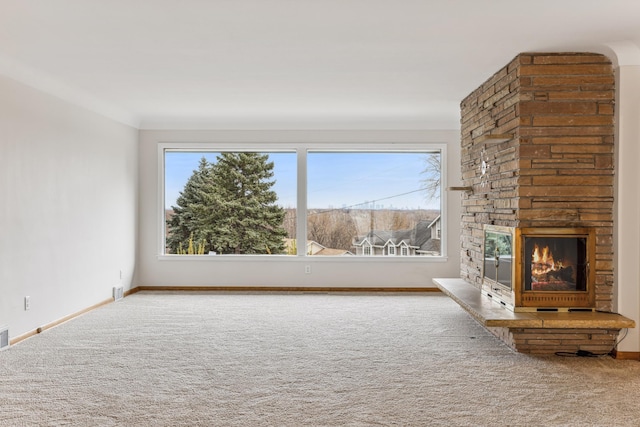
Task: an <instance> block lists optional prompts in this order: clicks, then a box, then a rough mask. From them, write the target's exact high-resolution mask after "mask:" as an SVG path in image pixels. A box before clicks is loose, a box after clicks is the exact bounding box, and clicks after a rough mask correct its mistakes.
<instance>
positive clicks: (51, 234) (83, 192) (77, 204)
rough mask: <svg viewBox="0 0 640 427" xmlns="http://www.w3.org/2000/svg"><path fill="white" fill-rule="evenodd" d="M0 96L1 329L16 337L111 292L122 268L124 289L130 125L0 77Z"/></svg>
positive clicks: (131, 184)
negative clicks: (28, 300)
mask: <svg viewBox="0 0 640 427" xmlns="http://www.w3.org/2000/svg"><path fill="white" fill-rule="evenodd" d="M0 93H1V94H2V96H0V138H1V140H0V230H1V231H0V326H3V325H7V326H9V332H10V336H11V338H15V337H18V336H20V335H23V334H25V333H27V332H30V331H33V330H34V329H36V328H38V327H40V326H43V325H46V324H47V323H50V322H53V321H56V320H58V319H60V318H62V317H64V316H67V315H69V314H72V313H75V312H78V311H80V310H82V309H85V308H87V307H90V306H92V305H94V304H96V303H99V302H101V301H104V300H106V299H108V298H109V297H110V296H111V295H112V287H113V286H114V285H116V284H118V283H119V282H120V281H121V279H120V270H122V271H123V278H122V283H123V284H125V285H127V286H130V284H131V278H132V276H133V273H134V271H133V270H134V265H135V251H136V248H135V245H136V242H135V238H136V214H137V212H136V209H137V201H136V200H137V130H135V129H133V128H131V127H128V126H125V125H122V124H119V123H116V122H114V121H112V120H109V119H106V118H104V117H102V116H100V115H97V114H95V113H92V112H90V111H88V110H85V109H83V108H80V107H76V106H72V105H71V104H69V103H67V102H64V101H61V100H60V99H58V98H55V97H52V96H50V95H47V94H45V93H43V92H40V91H38V90H35V89H32V88H30V87H28V86H24V85H22V84H20V83H17V82H16V81H14V80H11V79H8V78H5V77H1V76H0ZM25 296H30V298H31V309H30V310H29V311H25V310H24V297H25Z"/></svg>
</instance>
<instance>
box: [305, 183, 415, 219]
mask: <svg viewBox="0 0 640 427" xmlns="http://www.w3.org/2000/svg"><path fill="white" fill-rule="evenodd" d="M419 191H425V189H424V188H418V189H417V190H412V191H407V192H406V193H399V194H394V195H393V196H387V197H381V198H380V199H375V200H371V201H365V202H362V203H356V204H354V205H349V206H344V207H341V208H332V209H326V210H321V211H319V212H313V213H309V214H307V216H311V215H318V214H323V213H328V212H335V211H342V210H345V209H351V208H353V207H355V206H361V205H364V204H367V203H375V202H381V201H383V200H389V199H394V198H396V197H400V196H406V195H407V194H413V193H417V192H419Z"/></svg>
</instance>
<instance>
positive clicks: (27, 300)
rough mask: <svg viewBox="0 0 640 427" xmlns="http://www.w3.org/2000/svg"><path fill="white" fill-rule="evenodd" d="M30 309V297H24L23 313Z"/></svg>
mask: <svg viewBox="0 0 640 427" xmlns="http://www.w3.org/2000/svg"><path fill="white" fill-rule="evenodd" d="M30 308H31V297H24V309H25V311H27V310H29V309H30Z"/></svg>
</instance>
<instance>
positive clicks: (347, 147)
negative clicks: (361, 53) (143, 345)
mask: <svg viewBox="0 0 640 427" xmlns="http://www.w3.org/2000/svg"><path fill="white" fill-rule="evenodd" d="M157 145H158V150H157V153H158V162H157V165H158V168H157V169H158V196H157V199H158V207H157V213H158V227H157V230H158V231H157V233H156V234H157V239H158V242H157V258H158V260H163V261H181V262H188V261H195V260H198V261H207V262H220V261H222V260H224V261H230V260H238V261H242V260H245V261H249V260H260V261H267V260H271V259H273V260H275V259H278V260H292V261H304V262H309V261H311V260H313V262H317V261H319V262H324V261H332V262H334V261H336V262H379V261H380V262H385V261H384V260H387V262H392V261H401V262H410V263H411V262H427V263H429V262H446V261H447V259H448V256H447V247H446V246H447V245H446V238H445V237H446V227H447V225H446V206H447V203H446V201H447V192H446V191H445V189H446V177H447V171H446V166H447V160H446V159H447V145H446V143H416V142H410V143H396V142H386V143H380V142H375V143H353V142H344V143H340V142H338V143H336V142H331V143H329V142H316V143H295V142H283V143H277V142H244V143H239V142H232V143H221V142H188V141H176V142H158V143H157ZM167 151H179V152H207V151H208V152H224V151H228V152H259V153H275V152H281V153H295V154H296V156H297V162H296V164H297V185H296V192H297V197H296V236H297V237H296V238H297V239H298V240H300V239H299V237H300V236H303V237H304V238H303V239H302V240H303V241H305V242H306V237H307V222H306V221H307V155H308V153H309V152H310V151H311V152H320V151H321V152H334V153H340V152H344V153H352V152H358V151H361V152H368V153H378V152H379V153H385V152H387V153H394V152H397V153H402V152H414V153H425V154H427V153H429V152H439V153H440V218H441V220H440V221H441V224H440V227H441V236H442V238H441V247H440V255H439V256H428V257H427V256H373V255H371V256H364V255H361V256H349V257H344V256H322V257H320V256H310V255H308V254H306V245H302V246H297V254H296V255H285V254H272V255H253V254H252V255H245V254H242V255H235V254H224V255H215V256H212V255H190V256H184V255H177V254H166V253H165V252H164V251H165V245H166V235H165V152H167ZM372 250H373V249H372ZM397 253H398V251H397V248H396V254H397Z"/></svg>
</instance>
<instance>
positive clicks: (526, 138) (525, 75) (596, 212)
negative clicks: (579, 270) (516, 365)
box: [461, 53, 615, 351]
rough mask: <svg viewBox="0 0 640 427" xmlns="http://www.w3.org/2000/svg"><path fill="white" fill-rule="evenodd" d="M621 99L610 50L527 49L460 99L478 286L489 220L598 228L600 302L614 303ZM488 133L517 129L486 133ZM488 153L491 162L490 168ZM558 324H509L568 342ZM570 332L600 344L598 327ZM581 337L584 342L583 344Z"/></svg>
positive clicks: (469, 268)
mask: <svg viewBox="0 0 640 427" xmlns="http://www.w3.org/2000/svg"><path fill="white" fill-rule="evenodd" d="M614 99H615V79H614V74H613V67H612V65H611V62H610V60H609V59H608V58H607V57H605V56H602V55H599V54H592V53H523V54H520V55H518V56H517V57H516V58H515V59H514V60H512V61H511V62H510V63H509V64H508V65H507V66H505V67H504V68H502V69H501V70H499V71H498V72H497V73H496V74H494V75H493V76H492V77H491V78H490V79H489V80H487V81H486V82H485V83H483V84H482V85H481V86H480V87H479V88H478V89H476V90H475V91H474V92H472V93H471V94H470V95H469V96H467V97H466V98H465V99H464V100H463V101H462V103H461V144H462V152H461V155H462V180H463V185H465V186H472V187H473V192H467V193H464V194H463V195H462V198H463V200H462V205H463V206H462V246H461V250H462V253H461V260H462V261H461V277H462V278H463V279H465V280H467V281H468V282H470V283H472V284H473V285H475V286H477V287H480V283H481V280H482V278H481V269H482V237H483V232H482V229H483V226H484V224H495V225H505V226H511V227H550V226H551V227H593V228H595V230H596V236H597V238H596V266H595V268H596V308H597V309H599V310H604V311H610V310H611V309H612V300H613V173H614V159H613V155H614V153H613V150H614V115H613V114H614ZM488 134H512V135H513V138H512V139H509V140H507V141H504V142H492V141H491V140H483V139H484V137H485V136H486V135H488ZM483 159H484V160H485V161H486V163H487V165H488V168H487V170H486V173H485V174H484V175H483V174H482V172H481V163H482V160H483ZM494 332H496V335H498V336H500V335H505V333H504V332H501V333H498V332H497V331H494ZM551 332H554V331H547V334H546V337H544V336H541V335H542V334H540V333H537V334H534V335H535V336H533V335H531V331H529V332H523V331H516V330H511V331H510V332H509V333H508V334H507V335H505V336H507V337H508V339H505V341H507V342H508V343H509V344H510V345H512V346H515V343H518V342H523V340H526V343H527V348H531V347H532V346H531V345H530V344H531V343H533V342H534V341H536V339H537V340H539V341H540V342H541V343H542V342H543V341H544V342H546V343H547V344H549V343H550V344H549V345H547V344H545V346H548V347H554V346H555V347H562V348H563V350H565V346H564V345H562V344H561V343H560V341H561V339H560V338H559V337H558V334H555V333H551ZM566 332H568V331H566V330H562V331H561V333H566ZM569 332H571V338H570V341H571V342H572V345H573V346H574V347H575V346H576V345H577V346H578V347H580V348H582V347H584V346H588V345H589V344H593V343H590V342H588V341H590V340H591V339H592V338H593V336H594V334H591V333H587V334H586V335H584V336H586V337H588V338H589V339H587V340H582V339H581V338H580V337H579V334H578V332H579V333H580V334H582V332H584V331H577V332H576V331H573V332H572V331H569ZM550 333H551V334H550ZM525 335H526V337H524V336H525ZM605 335H606V336H612V337H613V338H611V340H610V341H611V344H612V343H613V340H615V334H613V335H611V334H609V333H606V334H605ZM550 336H553V340H551V341H550V340H549V337H550ZM580 336H581V335H580ZM536 337H537V338H536ZM503 338H504V337H503ZM601 338H603V337H600V336H599V338H598V343H599V345H601V344H602V339H601ZM581 341H585V344H584V346H582V345H581V344H579V343H578V344H576V342H581ZM608 344H609V343H607V344H606V345H608ZM533 347H535V345H533ZM522 348H524V347H522ZM520 350H521V351H522V349H520Z"/></svg>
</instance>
